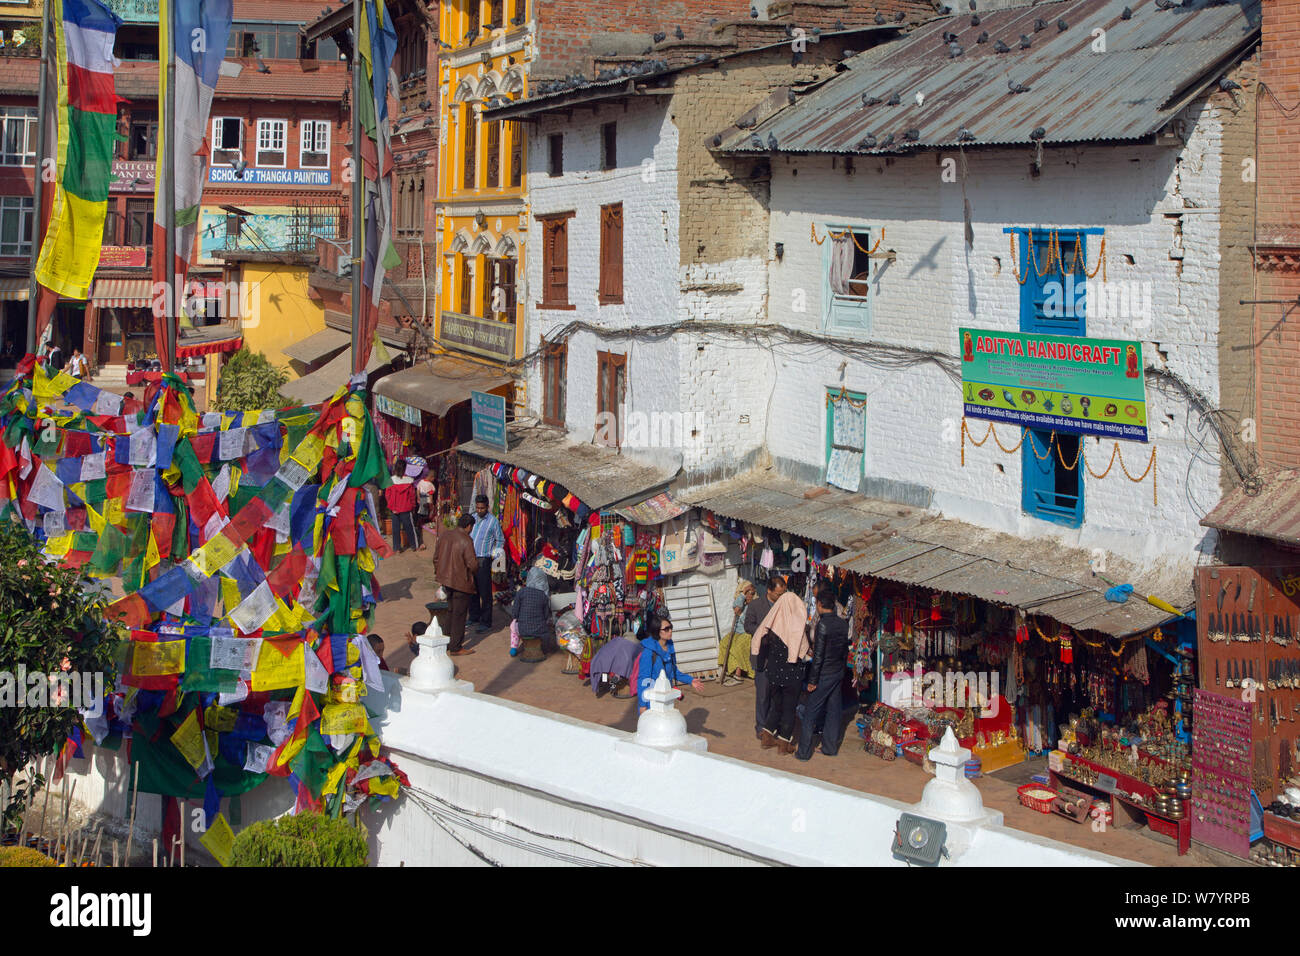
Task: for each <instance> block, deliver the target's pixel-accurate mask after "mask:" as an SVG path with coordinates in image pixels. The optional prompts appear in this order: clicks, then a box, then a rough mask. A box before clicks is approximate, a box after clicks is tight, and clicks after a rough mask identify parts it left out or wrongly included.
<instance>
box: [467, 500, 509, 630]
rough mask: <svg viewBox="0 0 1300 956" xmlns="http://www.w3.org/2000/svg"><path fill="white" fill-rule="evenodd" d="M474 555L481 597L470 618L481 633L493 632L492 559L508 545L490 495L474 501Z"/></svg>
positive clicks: (472, 608) (476, 582)
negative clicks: (490, 500)
mask: <svg viewBox="0 0 1300 956" xmlns="http://www.w3.org/2000/svg"><path fill="white" fill-rule="evenodd" d="M471 535H472V536H473V538H474V556H475V557H476V558H478V574H477V575H476V577H475V579H474V582H475V588H476V591H477V594H478V601H477V604H476V605H471V606H470V609H469V619H470V620H471V621H473V622H474V623H475V624H477V625H478V632H479V633H480V634H484V633H486V632H488V631H490V630H492V558H493V557H494V556H495V554H496V552H497V551H499V550H501V549H502V548H504V547H505V546H506V536H505V532H503V531H502V530H501V522H499V521H497V518H496V515H494V514H492V512H491V511H489V510H488V499H487V495H479V496H478V497H477V498H475V499H474V530H473V531H472V532H471Z"/></svg>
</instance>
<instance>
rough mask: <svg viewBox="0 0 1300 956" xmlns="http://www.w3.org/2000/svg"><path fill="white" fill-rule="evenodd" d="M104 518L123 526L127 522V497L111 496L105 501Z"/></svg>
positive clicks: (112, 523) (110, 522) (113, 523)
mask: <svg viewBox="0 0 1300 956" xmlns="http://www.w3.org/2000/svg"><path fill="white" fill-rule="evenodd" d="M104 520H105V521H107V522H108V523H109V524H111V525H115V526H117V527H119V528H120V527H121V526H122V525H124V524H126V499H125V498H109V499H108V500H107V501H105V502H104Z"/></svg>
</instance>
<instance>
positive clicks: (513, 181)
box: [510, 120, 524, 186]
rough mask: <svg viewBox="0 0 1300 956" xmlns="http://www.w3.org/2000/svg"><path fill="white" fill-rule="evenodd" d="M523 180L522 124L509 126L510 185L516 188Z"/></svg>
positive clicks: (516, 123) (515, 123)
mask: <svg viewBox="0 0 1300 956" xmlns="http://www.w3.org/2000/svg"><path fill="white" fill-rule="evenodd" d="M523 178H524V124H523V123H521V122H519V121H518V120H515V121H514V122H512V123H511V124H510V185H511V186H518V185H519V184H520V183H522V182H523Z"/></svg>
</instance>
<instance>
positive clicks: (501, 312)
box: [435, 0, 534, 362]
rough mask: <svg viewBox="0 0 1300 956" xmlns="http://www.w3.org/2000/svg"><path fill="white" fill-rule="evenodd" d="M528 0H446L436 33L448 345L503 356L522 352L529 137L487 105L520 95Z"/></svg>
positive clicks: (529, 39)
mask: <svg viewBox="0 0 1300 956" xmlns="http://www.w3.org/2000/svg"><path fill="white" fill-rule="evenodd" d="M529 3H530V0H482V2H479V0H445V2H444V3H443V4H442V8H441V21H440V24H439V35H440V36H441V37H443V39H444V43H446V44H448V45H449V46H450V47H451V49H450V50H448V49H446V48H445V47H444V48H443V50H442V53H441V56H440V57H439V67H438V68H439V70H440V76H439V110H440V118H441V141H440V142H439V146H438V157H439V161H438V197H437V203H438V220H439V222H438V226H439V234H440V236H441V239H440V242H441V252H442V261H441V270H442V271H441V283H440V286H441V293H440V300H439V309H438V322H437V328H436V333H435V334H436V336H437V339H438V341H439V342H440V343H441V344H442V345H443V346H444V347H445V348H448V349H451V350H455V351H461V352H465V353H468V354H470V355H475V356H478V357H480V358H485V359H488V360H496V361H498V362H506V361H510V360H512V359H514V358H516V357H518V356H519V355H521V354H523V350H524V328H523V317H524V302H523V299H522V294H521V292H520V291H519V290H522V288H523V286H522V281H523V276H524V254H525V247H526V245H527V230H528V212H527V206H526V201H525V197H526V195H527V192H526V190H527V175H526V170H527V157H526V155H525V149H526V148H527V134H526V132H525V130H524V127H523V124H522V123H517V122H508V121H500V120H498V121H495V122H487V121H484V120H483V119H482V116H481V113H482V110H483V108H484V107H485V106H488V105H489V104H491V103H492V102H493V101H494V100H496V101H498V102H500V100H501V99H502V98H504V99H506V100H514V99H519V98H522V97H524V96H525V95H526V84H527V78H526V75H525V71H524V64H525V63H526V62H527V61H528V60H529V59H530V58H531V56H532V53H533V45H534V36H533V32H532V31H533V24H532V22H531V20H530V12H531V11H530V10H529Z"/></svg>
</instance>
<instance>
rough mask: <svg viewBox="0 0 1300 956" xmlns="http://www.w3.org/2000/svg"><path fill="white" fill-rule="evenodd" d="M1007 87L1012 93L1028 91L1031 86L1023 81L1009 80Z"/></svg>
mask: <svg viewBox="0 0 1300 956" xmlns="http://www.w3.org/2000/svg"><path fill="white" fill-rule="evenodd" d="M1007 89H1008V90H1010V91H1011V92H1012V93H1028V92H1029V89H1030V88H1029V87H1028V86H1025V84H1023V83H1018V82H1016V81H1015V80H1007Z"/></svg>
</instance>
